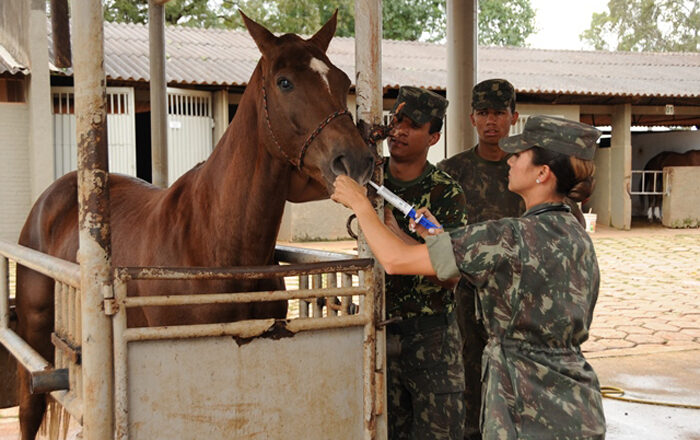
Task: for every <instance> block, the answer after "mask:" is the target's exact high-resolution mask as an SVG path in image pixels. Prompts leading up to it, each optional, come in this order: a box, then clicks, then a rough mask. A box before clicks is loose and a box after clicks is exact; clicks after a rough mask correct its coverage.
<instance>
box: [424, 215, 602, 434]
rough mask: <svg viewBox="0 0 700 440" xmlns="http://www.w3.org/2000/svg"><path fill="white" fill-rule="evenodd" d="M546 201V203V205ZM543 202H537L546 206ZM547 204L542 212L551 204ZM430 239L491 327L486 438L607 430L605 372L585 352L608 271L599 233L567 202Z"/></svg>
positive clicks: (485, 367)
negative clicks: (601, 261) (595, 239)
mask: <svg viewBox="0 0 700 440" xmlns="http://www.w3.org/2000/svg"><path fill="white" fill-rule="evenodd" d="M543 208H544V209H543ZM538 211H539V212H538ZM543 211H544V212H543ZM446 236H447V234H440V235H439V236H437V237H435V238H430V239H429V240H428V245H429V249H430V257H431V261H433V266H434V267H436V269H437V270H438V275H439V276H440V278H445V277H449V276H452V275H454V273H453V271H454V270H456V268H455V269H453V270H452V271H450V270H446V269H445V268H446V267H449V266H446V265H445V264H444V262H445V261H449V260H451V258H454V260H453V262H452V267H453V268H454V264H453V263H455V262H456V264H457V268H458V269H459V272H461V274H462V276H464V277H466V278H468V279H469V281H470V282H471V283H472V284H473V285H474V286H476V289H477V293H478V305H477V309H478V313H479V314H480V316H481V319H482V320H483V323H484V326H485V328H486V332H487V334H488V338H489V339H488V343H487V345H486V348H485V349H484V354H483V358H482V387H483V401H482V406H481V417H482V419H481V431H482V433H483V438H485V439H493V438H498V439H516V438H528V439H539V438H596V439H598V438H603V437H604V433H605V418H604V415H603V406H602V401H601V395H600V390H599V388H600V387H599V383H598V379H597V377H596V375H595V372H594V371H593V369H592V368H591V366H590V365H589V364H588V362H586V360H585V359H584V357H583V355H582V354H581V349H580V345H581V343H583V342H584V341H585V340H586V339H587V338H588V329H589V326H590V324H591V319H592V316H593V308H594V306H595V302H596V299H597V296H598V287H599V283H600V274H599V271H598V263H597V259H596V255H595V251H594V249H593V243H592V242H591V239H590V237H588V235H587V233H586V232H585V231H584V229H583V228H582V227H581V226H580V225H579V224H578V223H577V221H576V219H575V218H574V216H573V215H571V214H570V213H568V212H565V211H563V206H562V205H561V204H544V205H539V206H536V207H533V208H532V209H530V210H528V212H526V213H525V214H524V216H523V217H522V218H506V219H502V220H494V221H489V222H485V223H481V224H476V225H470V226H465V227H463V228H460V229H457V230H455V231H452V232H451V233H450V237H449V238H450V239H451V246H452V251H453V255H449V250H448V252H445V251H444V249H445V247H444V246H447V247H448V249H449V246H450V243H449V240H447V238H446Z"/></svg>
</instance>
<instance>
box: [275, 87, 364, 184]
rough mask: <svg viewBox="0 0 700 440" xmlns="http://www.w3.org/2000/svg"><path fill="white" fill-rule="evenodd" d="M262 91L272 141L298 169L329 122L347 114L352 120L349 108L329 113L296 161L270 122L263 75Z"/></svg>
mask: <svg viewBox="0 0 700 440" xmlns="http://www.w3.org/2000/svg"><path fill="white" fill-rule="evenodd" d="M262 91H263V107H264V109H265V121H266V123H267V129H268V130H269V131H270V134H271V135H272V141H273V142H274V143H275V145H276V146H277V149H278V150H279V151H280V153H282V156H284V158H285V159H287V161H288V162H289V163H291V164H292V165H294V166H295V167H296V168H297V169H299V170H300V171H301V168H302V167H303V166H304V156H305V155H306V150H308V149H309V146H310V145H311V143H312V142H313V141H314V139H316V137H317V136H318V135H319V134H320V133H321V131H322V130H323V129H324V128H326V126H327V125H328V124H330V123H331V121H332V120H333V119H335V118H337V117H339V116H345V115H347V116H348V117H349V118H350V120H351V121H352V114H351V113H350V111H348V109H347V108H346V109H342V110H338V111H335V112H333V113H331V114H330V115H328V116H327V117H326V119H324V120H323V121H321V123H320V124H319V125H318V127H316V129H315V130H314V131H313V132H311V134H310V135H309V136H308V137H307V138H306V141H305V142H304V144H303V145H302V146H301V150H299V158H298V159H297V160H296V161H295V160H293V159H292V158H291V157H289V155H287V153H285V151H284V149H283V148H282V146H281V145H280V143H279V141H277V136H275V132H274V131H273V130H272V124H271V123H270V112H269V110H268V105H267V89H266V88H265V76H264V75H263V76H262Z"/></svg>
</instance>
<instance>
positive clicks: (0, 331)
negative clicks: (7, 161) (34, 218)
mask: <svg viewBox="0 0 700 440" xmlns="http://www.w3.org/2000/svg"><path fill="white" fill-rule="evenodd" d="M0 254H1V255H2V258H0V268H2V269H1V270H0V275H2V283H1V286H2V288H1V289H0V312H1V314H0V316H1V317H2V319H0V342H1V343H2V345H4V346H5V347H7V349H8V350H9V351H10V353H12V355H13V356H14V357H15V358H17V359H18V360H19V362H20V363H21V364H22V366H23V367H24V368H27V369H28V370H29V371H31V372H32V383H33V384H34V385H35V392H49V393H51V396H52V398H53V399H54V400H56V401H57V402H58V403H59V404H60V405H61V406H62V407H63V408H65V409H66V410H67V411H68V412H69V413H70V414H71V416H72V417H74V418H75V419H76V420H77V421H79V422H81V423H82V420H83V407H84V403H83V400H82V391H83V390H82V386H83V374H84V372H83V370H82V367H81V349H80V342H79V341H80V340H81V319H80V309H81V307H80V283H79V266H78V265H76V264H74V263H69V262H66V261H63V260H59V259H56V258H53V257H50V256H47V255H44V254H41V253H39V252H36V251H33V250H31V249H27V248H23V247H21V246H18V245H14V244H10V243H6V242H0ZM277 257H278V260H280V261H285V262H290V263H291V264H284V265H279V266H261V267H243V268H222V269H206V268H178V269H168V268H115V269H114V280H115V282H114V291H115V295H114V299H110V300H106V301H105V313H106V314H107V315H109V316H110V317H111V319H112V323H113V335H114V338H113V349H114V363H113V365H104V366H103V368H102V370H101V371H99V372H98V374H100V375H103V376H104V377H109V376H112V377H113V378H114V402H115V414H114V415H115V417H114V419H115V438H117V439H156V438H208V439H230V438H258V437H257V436H262V437H261V438H307V439H314V438H317V439H322V438H327V435H328V432H329V430H330V429H333V432H334V433H333V437H334V438H338V439H358V438H374V437H375V426H374V420H375V419H374V415H375V414H376V413H381V412H382V411H383V406H384V398H383V392H384V389H383V381H382V380H381V377H382V369H381V365H383V360H382V359H381V358H379V359H378V358H377V356H376V353H377V351H376V331H375V326H374V322H375V316H374V314H375V313H376V307H375V296H376V292H375V291H374V289H373V288H372V287H371V286H373V285H374V284H373V283H372V267H373V262H372V260H370V259H357V258H353V257H351V256H347V255H344V254H336V253H328V252H317V251H309V250H301V249H294V248H288V247H287V248H278V250H277ZM9 261H14V262H16V264H22V265H25V266H28V267H31V268H32V269H34V270H37V271H39V272H42V273H44V274H46V275H48V276H51V277H52V278H54V279H55V283H56V284H55V286H56V288H55V289H56V290H55V291H56V300H55V306H56V314H55V316H56V331H55V333H54V335H53V336H52V342H53V344H54V346H55V356H56V358H55V362H54V365H51V364H50V363H49V362H48V361H46V360H44V359H42V358H41V357H40V356H38V355H37V354H36V352H34V351H33V350H32V349H31V348H30V347H29V346H28V345H27V344H26V343H24V341H22V340H21V339H19V338H18V337H17V336H16V334H15V333H14V332H13V331H12V329H11V320H10V311H11V310H10V301H9V300H10V298H9V293H10V290H11V289H10V287H9V279H10V277H9V276H8V267H9V264H8V262H9ZM272 277H275V278H277V277H286V279H287V280H288V282H289V284H297V285H298V288H297V289H295V290H281V291H267V292H242V293H236V292H230V293H215V294H207V293H206V292H202V293H201V294H197V295H176V294H173V295H166V296H150V297H129V295H128V289H127V282H128V281H130V280H137V279H138V280H162V279H168V280H192V279H205V278H206V279H231V278H236V279H252V278H272ZM290 277H294V278H290ZM296 279H298V281H296ZM173 293H176V292H173ZM278 300H287V301H289V302H290V314H289V315H290V316H288V318H287V319H285V320H274V319H261V320H248V321H238V322H230V323H221V324H207V325H182V326H169V327H138V328H127V326H126V310H127V309H128V308H131V307H143V306H162V307H167V306H175V305H187V304H222V303H247V302H260V301H278ZM5 359H6V360H8V359H9V358H7V357H5ZM1 371H2V372H3V374H8V373H11V371H12V369H11V368H8V367H7V366H3V368H2V370H1ZM3 382H5V381H3ZM338 428H342V429H338Z"/></svg>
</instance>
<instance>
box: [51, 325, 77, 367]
mask: <svg viewBox="0 0 700 440" xmlns="http://www.w3.org/2000/svg"><path fill="white" fill-rule="evenodd" d="M51 343H53V346H54V347H56V349H57V350H59V351H62V352H63V353H64V354H65V355H66V356H67V357H68V360H70V361H71V362H72V363H74V364H80V362H81V354H82V353H81V349H80V347H73V346H72V345H71V344H69V343H68V342H67V341H65V340H64V339H63V338H61V337H60V336H58V335H57V334H56V333H51Z"/></svg>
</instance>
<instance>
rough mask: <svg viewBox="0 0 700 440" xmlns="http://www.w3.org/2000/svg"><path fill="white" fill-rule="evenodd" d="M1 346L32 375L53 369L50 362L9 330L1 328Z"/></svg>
mask: <svg viewBox="0 0 700 440" xmlns="http://www.w3.org/2000/svg"><path fill="white" fill-rule="evenodd" d="M0 344H2V345H4V346H5V348H7V351H9V352H10V354H11V355H12V356H14V358H15V359H17V360H18V361H19V363H20V364H21V365H22V366H23V367H24V368H25V369H26V370H27V371H29V372H30V373H33V372H38V371H45V370H48V369H50V368H51V364H50V363H49V361H47V360H46V359H44V358H43V357H42V356H41V355H40V354H39V353H38V352H37V351H36V350H34V348H32V346H31V345H29V344H27V342H26V341H25V340H24V339H22V338H20V337H19V335H18V334H17V333H15V332H13V331H12V330H10V329H9V328H0Z"/></svg>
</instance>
